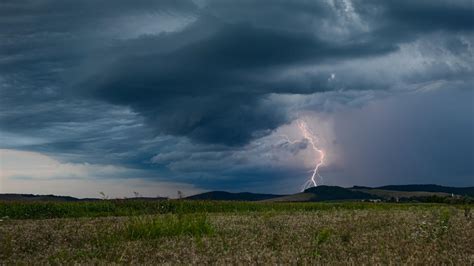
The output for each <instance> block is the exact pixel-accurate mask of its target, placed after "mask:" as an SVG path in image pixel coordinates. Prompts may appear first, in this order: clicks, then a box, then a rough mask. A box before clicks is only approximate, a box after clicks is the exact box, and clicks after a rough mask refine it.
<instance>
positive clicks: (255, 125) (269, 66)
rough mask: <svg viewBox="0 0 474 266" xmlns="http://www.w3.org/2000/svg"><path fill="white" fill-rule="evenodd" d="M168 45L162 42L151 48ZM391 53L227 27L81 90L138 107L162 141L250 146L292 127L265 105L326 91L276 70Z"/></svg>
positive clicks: (126, 64)
mask: <svg viewBox="0 0 474 266" xmlns="http://www.w3.org/2000/svg"><path fill="white" fill-rule="evenodd" d="M166 37H168V36H166ZM160 43H161V40H160V38H156V39H155V40H154V42H152V43H149V44H148V45H150V47H154V46H156V47H158V46H159V45H160ZM390 50H393V47H382V48H380V47H376V45H375V47H374V45H373V44H371V43H354V44H352V43H347V44H337V43H336V44H331V43H328V42H324V41H321V40H318V39H317V38H314V37H311V36H307V35H304V34H299V33H293V32H286V31H275V30H268V29H257V28H253V27H251V26H249V25H224V26H222V28H221V29H220V30H219V31H217V32H216V33H215V34H213V35H212V36H211V37H209V38H208V39H206V40H200V41H197V42H195V43H191V44H189V45H186V46H184V47H183V48H180V49H178V50H176V51H172V52H169V53H164V54H161V53H158V54H155V53H149V54H146V55H140V56H130V57H126V58H124V59H121V60H119V61H117V62H114V63H112V65H111V66H110V67H109V68H107V69H105V70H104V71H105V73H104V72H102V73H98V74H97V75H96V77H93V78H91V79H89V80H87V81H86V82H85V83H82V84H80V86H82V87H84V88H88V89H90V90H91V91H90V93H91V94H92V96H93V97H96V98H99V99H102V100H105V101H109V102H112V103H115V104H124V105H130V106H132V107H133V108H134V109H135V110H136V111H138V112H139V113H141V114H142V115H144V116H145V117H146V118H147V119H148V120H147V121H148V122H150V124H151V125H152V126H154V127H156V128H157V129H158V130H159V131H161V132H162V133H166V134H172V135H183V136H188V137H191V138H193V139H195V140H198V141H204V142H209V143H223V144H229V145H234V144H245V143H247V142H248V141H250V140H251V139H254V138H255V137H258V136H261V135H262V133H263V134H264V133H265V131H267V130H272V129H274V128H276V127H277V126H279V125H281V124H282V123H284V122H286V121H287V119H288V118H287V117H286V114H284V113H279V112H278V111H279V110H278V108H276V107H277V106H272V105H268V106H267V105H266V104H265V95H266V94H269V93H309V92H314V91H315V90H320V89H317V88H316V89H315V88H308V87H307V86H298V84H296V83H291V81H281V83H280V84H279V83H278V82H275V81H274V78H275V73H274V70H275V69H278V68H281V67H288V66H291V65H293V64H300V65H301V64H312V63H318V62H319V63H321V62H323V61H326V60H338V59H343V58H355V57H364V56H367V55H375V54H380V53H386V52H387V51H390ZM323 89H326V88H323Z"/></svg>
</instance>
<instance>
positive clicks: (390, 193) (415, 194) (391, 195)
mask: <svg viewBox="0 0 474 266" xmlns="http://www.w3.org/2000/svg"><path fill="white" fill-rule="evenodd" d="M351 190H352V191H359V192H363V193H367V194H371V195H375V196H378V197H380V198H383V199H385V200H391V199H397V198H398V199H410V198H420V197H431V196H437V197H451V193H445V192H429V191H398V190H383V189H375V188H351Z"/></svg>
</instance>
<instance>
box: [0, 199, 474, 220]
mask: <svg viewBox="0 0 474 266" xmlns="http://www.w3.org/2000/svg"><path fill="white" fill-rule="evenodd" d="M413 206H416V207H417V208H419V207H420V206H422V207H426V208H430V207H433V206H438V207H439V206H440V204H411V203H410V204H394V203H375V204H374V203H366V202H337V203H335V202H332V203H326V202H318V203H316V202H307V203H262V202H235V201H232V202H231V201H186V200H161V201H143V200H98V201H83V202H21V201H20V202H0V219H5V218H10V219H47V218H68V217H72V218H74V217H103V216H135V215H147V214H166V213H178V214H179V213H182V214H185V213H216V212H221V213H233V212H235V213H241V212H255V211H324V210H338V209H350V210H361V209H381V210H385V209H409V208H411V207H413ZM472 207H473V205H469V207H468V208H472Z"/></svg>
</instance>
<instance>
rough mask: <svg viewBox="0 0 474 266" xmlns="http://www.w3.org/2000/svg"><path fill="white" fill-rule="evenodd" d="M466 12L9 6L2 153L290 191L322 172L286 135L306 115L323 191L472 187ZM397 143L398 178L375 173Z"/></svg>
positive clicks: (348, 0)
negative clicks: (321, 161) (319, 155)
mask: <svg viewBox="0 0 474 266" xmlns="http://www.w3.org/2000/svg"><path fill="white" fill-rule="evenodd" d="M472 13H474V10H473V5H472V2H471V1H463V0H459V1H441V0H435V1H416V2H414V1H397V2H396V3H391V2H380V1H371V0H327V1H303V0H302V1H279V0H277V1H250V0H245V1H222V0H219V1H217V0H216V1H212V0H200V1H197V0H196V1H186V0H180V1H147V0H140V1H138V2H137V1H135V2H134V3H131V2H129V1H105V2H100V3H97V2H96V1H80V2H77V1H56V0H41V1H26V0H23V1H6V2H5V3H3V4H2V5H1V6H0V37H1V38H2V40H4V41H3V42H2V43H0V94H1V97H0V140H1V146H0V147H1V148H8V149H15V150H25V151H34V152H41V153H43V154H47V155H48V156H53V157H54V158H56V159H57V160H59V161H62V162H65V163H67V162H70V163H78V164H82V163H90V164H101V165H114V166H116V167H126V168H127V169H128V168H130V169H136V170H139V171H143V172H145V173H146V174H145V175H146V176H148V177H151V176H159V177H160V178H158V179H160V180H166V181H179V182H186V183H190V184H194V185H196V186H200V187H203V188H225V189H235V190H242V189H249V190H254V191H273V190H275V191H276V190H278V191H284V190H285V189H286V188H291V189H293V188H296V189H298V187H299V184H300V183H301V182H302V180H303V181H304V178H305V175H306V172H305V171H307V170H308V169H309V168H311V161H312V160H314V155H312V154H310V152H309V150H308V149H307V148H306V146H305V145H304V140H301V136H300V134H299V133H298V132H297V131H295V129H292V128H293V127H294V121H295V119H297V118H298V117H305V119H307V120H308V122H309V123H311V124H312V129H313V130H314V131H315V132H318V133H319V134H321V138H322V139H324V141H323V142H324V143H323V144H322V145H325V148H326V149H327V151H328V153H329V155H328V156H329V158H330V159H331V160H332V161H328V162H327V165H326V166H325V170H324V171H326V172H327V173H326V174H327V175H329V176H331V177H332V180H333V181H331V179H330V178H328V181H327V182H328V183H331V182H333V183H335V184H356V183H357V184H361V185H363V184H362V183H364V184H367V185H370V184H385V183H394V182H398V181H400V180H401V179H403V178H406V179H405V180H406V182H420V183H430V182H431V183H433V182H436V183H445V184H472V179H473V176H474V170H473V169H472V167H469V165H470V164H469V160H471V161H472V149H469V148H467V149H463V148H462V147H470V148H472V143H473V142H474V140H473V139H472V134H471V135H469V132H472V123H470V122H469V121H471V116H472V108H471V106H472V105H473V99H472V93H471V90H472V84H473V78H472V77H473V76H474V75H473V74H474V71H473V66H474V62H473V58H474V50H473V42H474V35H473V27H474V23H473V22H474V21H473V19H472V15H471V14H472ZM433 91H434V92H433ZM451 105H453V106H456V108H448V109H446V106H451ZM420 112H424V113H425V115H423V117H420V115H419V113H420ZM390 119H395V121H397V123H399V125H397V126H395V128H391V127H393V126H394V125H393V124H391V123H389V122H387V121H389V120H390ZM374 121H377V122H374ZM414 125H417V130H402V129H404V128H405V129H406V128H412V127H414ZM364 128H365V129H366V131H362V129H364ZM400 128H401V129H400ZM446 128H449V129H450V130H449V131H446V132H445V131H444V129H446ZM286 131H288V132H286ZM282 132H283V133H285V134H289V135H290V136H291V137H292V138H294V139H299V140H301V141H300V142H299V145H300V146H292V145H286V144H282V143H281V136H280V135H281V133H282ZM466 132H467V133H466ZM354 134H360V135H361V136H362V135H363V136H364V138H362V137H361V138H362V139H361V140H358V139H354V138H351V137H350V136H353V135H354ZM441 136H442V141H445V142H443V143H451V142H452V144H449V145H448V144H446V145H445V144H442V145H438V144H437V143H436V141H435V139H436V140H439V139H440V138H441ZM397 138H403V139H404V145H405V146H404V145H401V146H392V144H391V143H394V141H395V140H396V139H397ZM372 140H373V141H376V140H378V141H379V142H377V144H376V145H375V147H381V148H380V149H372V148H371V147H373V145H372ZM440 141H441V140H440ZM334 143H338V144H337V145H335V144H334ZM421 143H424V144H421ZM420 145H423V148H420V147H419V146H420ZM396 147H399V148H400V149H401V150H402V148H403V151H404V152H403V153H397V154H398V155H397V156H395V155H394V156H395V158H397V160H396V162H394V165H393V167H392V166H390V167H389V166H384V165H383V163H381V162H377V164H378V165H379V166H375V167H374V166H373V165H371V164H372V163H373V162H374V160H373V159H372V158H378V159H379V160H382V159H383V160H384V161H390V158H387V157H385V156H384V155H386V154H393V149H396ZM451 147H459V148H458V149H456V152H455V154H453V152H454V151H452V150H451ZM331 152H332V155H331ZM401 154H403V155H404V156H405V155H406V154H411V155H410V156H413V158H415V159H413V160H415V161H420V164H415V165H412V164H409V165H407V164H405V163H406V161H404V160H401V157H400V156H402V155H401ZM351 158H353V159H351ZM413 160H410V161H413ZM391 161H393V160H391ZM441 162H443V163H441ZM417 165H422V166H417ZM440 165H441V166H440ZM420 167H421V168H420ZM440 167H441V168H442V169H440ZM341 169H346V170H345V171H346V172H345V173H341V172H340V171H342V170H341ZM348 169H350V170H348ZM373 169H378V170H377V171H379V172H373ZM400 169H404V170H403V171H401V170H400ZM454 170H455V172H456V174H453V176H452V177H444V176H448V175H449V174H450V173H452V172H453V171H454ZM65 171H66V170H65ZM338 171H339V172H338ZM440 173H443V174H442V175H441V174H440ZM91 175H92V174H91ZM98 179H100V178H98ZM270 180H271V184H272V185H271V186H269V185H268V184H269V181H270ZM404 182H405V181H404ZM289 190H290V189H289Z"/></svg>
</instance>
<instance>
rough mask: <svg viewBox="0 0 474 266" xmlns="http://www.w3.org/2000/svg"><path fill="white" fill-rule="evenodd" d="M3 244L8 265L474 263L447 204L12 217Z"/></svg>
mask: <svg viewBox="0 0 474 266" xmlns="http://www.w3.org/2000/svg"><path fill="white" fill-rule="evenodd" d="M180 219H181V220H180ZM130 228H132V229H133V228H135V229H136V230H138V231H139V232H142V233H143V232H145V234H144V237H130V235H127V232H128V233H130V231H129V230H131V229H130ZM137 228H138V229H137ZM186 228H187V229H186ZM203 228H204V229H203ZM149 230H151V231H149ZM153 230H156V232H157V233H156V234H152V235H153V237H149V236H150V235H149V234H148V233H146V232H155V231H153ZM0 241H1V242H0V261H1V262H2V263H4V264H33V263H34V264H38V263H53V264H54V263H62V264H71V263H88V264H89V263H111V262H115V263H126V264H129V263H146V264H156V263H170V264H208V263H212V264H229V263H233V264H256V263H263V264H277V263H278V264H289V263H291V264H299V263H301V264H315V263H316V264H361V263H363V264H428V265H429V264H455V265H473V264H474V221H473V219H472V218H469V216H467V215H466V214H465V211H464V210H462V209H459V208H454V207H448V206H440V207H432V208H419V207H413V208H410V209H394V210H390V209H388V210H383V209H366V210H340V209H336V210H329V211H314V212H302V211H292V212H289V211H278V212H276V211H264V212H245V213H234V214H232V213H214V214H207V215H204V214H202V213H201V214H199V213H198V214H186V215H185V218H183V216H180V215H178V214H165V215H154V216H141V217H138V218H137V217H104V218H67V219H49V220H5V221H2V222H0Z"/></svg>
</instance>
